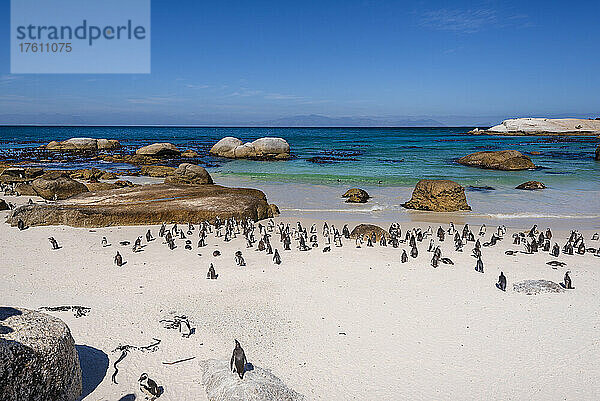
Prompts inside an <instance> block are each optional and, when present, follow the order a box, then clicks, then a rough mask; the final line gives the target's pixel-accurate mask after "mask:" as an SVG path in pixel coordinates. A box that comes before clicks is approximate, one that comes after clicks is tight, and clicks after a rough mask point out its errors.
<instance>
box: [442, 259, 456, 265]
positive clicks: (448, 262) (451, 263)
mask: <svg viewBox="0 0 600 401" xmlns="http://www.w3.org/2000/svg"><path fill="white" fill-rule="evenodd" d="M440 261H441V262H442V263H443V264H445V265H454V262H453V261H452V259H450V258H441V259H440Z"/></svg>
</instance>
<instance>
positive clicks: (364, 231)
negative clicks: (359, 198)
mask: <svg viewBox="0 0 600 401" xmlns="http://www.w3.org/2000/svg"><path fill="white" fill-rule="evenodd" d="M373 233H375V236H376V237H377V241H380V240H381V237H382V236H385V237H386V238H390V233H388V232H387V231H386V230H384V229H383V228H381V227H379V226H376V225H373V224H359V225H357V226H356V227H354V228H353V229H352V232H350V238H358V237H360V236H361V235H362V236H363V237H367V236H369V237H370V236H371V235H373Z"/></svg>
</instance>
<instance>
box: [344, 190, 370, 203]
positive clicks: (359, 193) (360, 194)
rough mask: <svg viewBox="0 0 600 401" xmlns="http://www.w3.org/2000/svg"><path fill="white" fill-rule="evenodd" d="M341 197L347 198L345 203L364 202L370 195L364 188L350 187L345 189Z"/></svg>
mask: <svg viewBox="0 0 600 401" xmlns="http://www.w3.org/2000/svg"><path fill="white" fill-rule="evenodd" d="M342 198H347V199H346V203H366V202H367V200H369V198H370V196H369V194H368V193H367V191H365V190H364V189H360V188H352V189H349V190H347V191H346V192H345V193H344V195H342Z"/></svg>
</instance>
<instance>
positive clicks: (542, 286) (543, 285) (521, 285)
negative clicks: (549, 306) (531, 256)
mask: <svg viewBox="0 0 600 401" xmlns="http://www.w3.org/2000/svg"><path fill="white" fill-rule="evenodd" d="M513 290H514V291H515V292H520V293H523V294H526V295H537V294H542V293H546V292H547V293H559V292H564V291H565V290H564V289H563V288H562V287H561V286H560V285H559V284H557V283H555V282H553V281H548V280H525V281H520V282H518V283H515V284H513Z"/></svg>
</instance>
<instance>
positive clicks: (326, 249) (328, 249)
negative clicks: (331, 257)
mask: <svg viewBox="0 0 600 401" xmlns="http://www.w3.org/2000/svg"><path fill="white" fill-rule="evenodd" d="M330 251H331V247H330V246H326V247H325V248H323V253H325V252H330Z"/></svg>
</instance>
